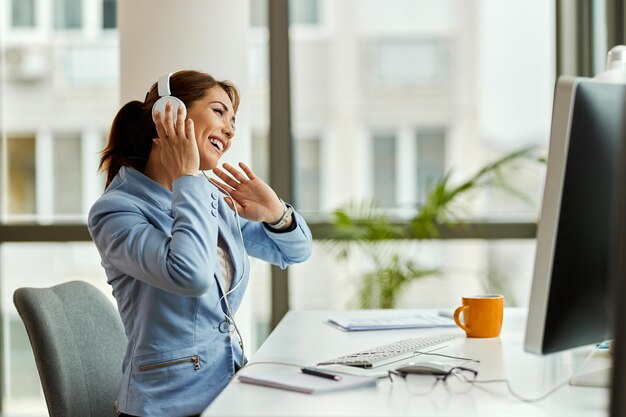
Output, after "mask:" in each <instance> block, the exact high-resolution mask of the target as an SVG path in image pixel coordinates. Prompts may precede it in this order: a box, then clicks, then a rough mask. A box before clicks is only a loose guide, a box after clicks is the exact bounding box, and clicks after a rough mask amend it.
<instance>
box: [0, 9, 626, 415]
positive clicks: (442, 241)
mask: <svg viewBox="0 0 626 417" xmlns="http://www.w3.org/2000/svg"><path fill="white" fill-rule="evenodd" d="M220 3H221V2H218V1H215V2H213V4H214V7H215V8H219V7H220ZM181 4H183V3H181ZM235 4H236V5H237V6H236V7H237V8H238V9H237V10H238V13H239V15H241V16H245V19H246V22H247V30H246V31H244V33H235V34H227V35H226V36H237V37H239V39H240V40H241V41H243V42H244V43H245V45H247V51H244V53H243V54H244V55H245V62H246V70H245V71H244V73H245V74H246V76H245V77H246V79H245V81H242V80H237V81H239V82H240V83H242V84H243V85H244V86H245V88H243V89H242V92H243V93H244V95H243V101H244V103H245V105H244V107H243V110H242V111H244V112H245V113H244V117H243V118H242V119H243V123H244V126H243V129H240V126H238V135H237V137H236V140H235V143H234V145H233V152H234V153H235V155H237V156H238V157H239V159H244V160H245V161H246V162H249V163H250V164H251V166H252V168H253V169H254V170H255V171H256V173H257V175H259V176H260V177H261V178H265V179H267V181H268V182H269V183H270V185H272V180H274V181H276V178H280V176H281V175H282V176H284V177H288V178H289V186H290V187H291V189H292V190H293V193H292V198H291V200H292V202H293V204H294V206H295V207H296V208H297V209H298V210H299V211H300V212H301V213H302V214H303V215H304V216H305V218H306V219H307V221H308V222H309V223H310V226H311V228H312V230H313V233H314V238H315V239H316V240H315V244H314V252H313V256H312V258H311V259H310V260H309V261H307V262H305V263H303V264H300V265H297V266H295V267H292V268H290V269H289V270H288V271H286V272H280V271H274V270H273V269H272V268H271V267H270V266H268V265H266V264H264V263H263V262H260V261H253V276H252V277H251V284H250V287H249V289H248V293H247V295H246V297H245V301H244V305H243V306H242V309H241V310H240V311H239V313H238V315H237V317H238V320H239V321H241V322H242V325H241V327H242V328H243V329H244V342H245V343H246V345H247V347H246V349H247V350H248V351H250V352H254V351H255V350H256V349H257V348H258V346H259V345H260V344H261V343H262V342H263V340H264V339H265V338H266V337H267V335H268V334H269V332H270V331H271V329H272V328H273V326H274V325H275V324H276V323H277V322H278V320H280V318H281V317H282V316H283V315H284V314H285V312H286V311H288V310H289V309H292V310H294V309H295V310H304V309H307V310H308V309H318V310H319V309H323V310H343V309H350V308H357V307H359V306H361V305H362V303H361V304H360V303H359V300H360V297H361V296H362V295H363V293H362V291H361V288H362V283H363V279H364V277H367V276H372V271H376V268H380V266H381V265H379V264H377V263H376V260H375V259H373V258H372V254H371V252H368V251H363V250H360V251H359V250H358V248H355V250H352V251H351V252H350V255H349V256H348V257H341V256H340V254H338V252H337V250H336V247H335V246H333V245H329V243H328V241H325V240H324V239H322V238H323V237H324V233H323V231H324V230H329V229H330V230H332V229H333V227H334V225H335V223H334V221H335V220H336V217H334V215H333V212H334V211H335V210H337V209H339V208H345V207H354V206H359V205H361V206H367V207H369V208H368V209H367V210H368V212H369V213H372V212H375V213H377V214H378V215H382V216H385V218H388V219H391V220H393V221H394V222H396V223H398V224H400V225H402V224H408V222H409V221H410V220H411V219H412V218H414V216H416V215H417V214H419V211H420V208H421V207H423V206H424V205H425V204H426V203H427V200H428V196H429V193H431V192H432V189H433V186H434V185H435V184H437V183H438V181H441V180H442V179H443V178H444V177H446V175H448V177H447V179H448V181H449V184H452V185H454V184H455V183H462V182H463V181H465V180H467V179H468V178H471V177H472V176H473V175H474V174H475V173H476V172H478V171H479V170H480V169H481V168H483V167H485V166H486V165H487V164H489V163H490V162H492V161H495V160H498V159H499V158H502V157H503V156H505V155H508V154H510V153H511V152H514V151H516V150H519V149H525V148H528V147H532V149H533V151H532V152H533V155H534V158H520V160H518V161H515V164H511V167H510V169H508V170H503V171H502V175H503V176H504V179H505V180H506V183H507V187H508V189H509V191H510V190H514V191H515V192H514V193H511V192H507V190H506V189H504V188H503V187H498V186H495V185H493V186H492V185H491V184H487V185H485V186H479V187H476V189H475V190H473V191H474V192H472V193H471V194H469V195H468V196H467V198H465V197H464V198H462V199H461V201H460V202H459V203H460V204H459V208H458V210H457V217H459V218H461V219H462V220H464V221H466V222H468V223H469V224H481V225H483V228H482V229H480V230H482V231H481V232H480V233H478V232H476V233H473V232H472V230H473V229H471V228H470V229H467V230H469V232H467V233H463V234H460V233H454V232H453V233H451V234H447V235H446V236H431V237H436V238H431V239H424V240H413V239H405V240H402V241H390V242H384V243H380V245H382V246H375V247H376V248H377V249H376V251H378V253H381V254H383V256H387V255H385V254H387V253H389V254H390V255H388V256H389V259H392V258H393V257H394V256H396V255H397V254H401V260H402V262H404V264H405V265H409V264H410V265H412V266H416V265H417V266H419V269H420V270H422V271H426V272H425V273H423V274H418V275H416V276H414V277H411V279H409V280H408V281H407V282H406V283H404V284H403V285H402V286H401V287H399V288H397V289H398V291H397V293H396V295H397V296H396V297H395V298H394V300H393V305H392V306H393V307H395V308H442V309H451V308H453V307H455V306H456V305H457V303H458V302H459V301H460V297H461V295H464V294H465V295H466V294H470V293H484V292H498V293H503V294H505V296H506V299H507V305H509V306H522V307H523V306H526V304H527V302H528V297H529V292H530V283H531V279H532V268H533V259H534V250H535V242H534V234H535V227H536V221H537V216H538V213H539V207H540V203H541V198H542V188H543V180H544V174H545V165H544V164H543V163H541V161H540V160H541V158H545V157H547V144H548V139H549V132H550V118H551V108H552V93H553V87H554V82H555V81H556V77H557V76H558V75H562V74H568V75H585V76H593V75H594V74H596V73H597V72H599V71H601V70H602V69H603V68H604V62H605V56H606V52H607V50H608V49H609V48H610V47H611V46H613V45H615V44H618V43H623V38H624V37H623V33H624V28H623V21H624V19H623V16H624V4H623V2H622V1H617V0H589V1H581V0H571V1H567V0H560V1H559V0H386V1H381V0H341V1H332V0H289V1H287V0H237V1H236V2H235ZM118 6H119V5H118V4H117V2H116V1H115V0H0V70H1V72H0V313H1V318H0V319H1V332H0V346H1V347H0V352H1V362H0V363H1V367H0V371H1V375H0V377H1V381H2V384H1V386H2V392H1V394H2V402H1V409H0V411H1V412H2V413H3V415H33V416H40V415H46V408H45V403H44V399H43V394H42V392H41V388H40V385H39V379H38V376H37V371H36V367H35V363H34V360H33V357H32V353H31V349H30V345H29V342H28V338H27V336H26V334H25V331H24V328H23V325H22V323H21V320H20V319H19V317H18V315H17V313H16V311H15V309H14V307H13V302H12V295H13V291H14V290H15V289H16V288H17V287H21V286H50V285H54V284H57V283H61V282H64V281H69V280H74V279H80V280H85V281H88V282H90V283H92V284H94V285H96V286H97V287H98V288H100V289H101V290H102V291H103V292H104V293H105V294H107V295H109V296H110V289H109V287H108V285H107V283H106V277H105V276H104V273H103V270H102V268H101V267H100V258H99V256H98V253H97V251H96V249H95V247H94V245H93V244H92V243H91V241H90V239H89V235H88V234H87V232H86V227H85V221H86V217H87V213H88V211H89V208H90V206H91V204H93V202H94V201H95V200H96V199H97V198H98V197H99V195H100V194H101V193H102V191H103V185H104V178H103V176H102V175H101V174H100V173H98V170H97V168H98V161H99V152H100V151H101V150H102V148H103V147H104V145H105V143H106V139H107V134H108V129H109V127H110V123H111V121H112V119H113V117H114V115H115V114H116V112H117V110H118V109H119V107H120V105H121V104H122V103H121V96H120V78H121V77H120V34H119V32H118V10H117V9H118ZM281 7H288V17H289V27H288V30H287V31H283V32H280V31H279V26H278V25H276V24H274V23H272V13H273V12H276V11H277V10H279V8H281ZM282 10H285V9H284V8H283V9H282ZM190 13H193V11H190ZM138 24H141V23H138ZM148 27H149V26H146V30H147V28H148ZM281 39H283V40H286V41H287V42H284V44H281V43H280V40H281ZM281 45H283V46H281ZM284 45H288V51H283V52H288V54H287V55H286V56H287V57H288V77H287V78H286V79H276V77H272V71H275V68H277V66H278V65H279V64H280V63H277V62H275V60H276V59H278V58H271V57H276V56H277V55H275V54H271V53H270V51H271V50H272V48H281V47H282V48H287V46H284ZM274 51H276V49H274ZM239 52H241V51H239ZM279 52H280V51H279ZM283 56H284V55H283ZM224 58H225V59H228V57H224ZM178 69H182V68H177V67H175V68H173V71H175V70H178ZM220 78H229V75H228V74H220ZM270 79H272V80H274V82H275V83H282V88H283V90H282V91H287V92H288V97H289V99H290V103H287V109H288V111H286V112H285V113H284V114H283V115H282V117H283V119H284V120H286V123H287V125H286V126H287V127H288V128H289V129H290V131H291V137H290V138H288V140H289V141H290V144H291V152H290V153H289V154H288V155H289V156H288V158H289V160H288V161H285V160H282V161H281V160H276V158H272V152H273V151H272V149H276V147H278V146H280V140H281V139H280V138H277V137H275V136H272V135H271V134H270V131H271V124H270V119H271V118H270V115H271V114H272V112H274V114H276V112H277V111H281V110H280V109H281V108H284V106H283V107H280V105H278V106H277V105H276V104H271V103H274V102H272V101H271V100H270V92H271V91H274V90H272V88H273V87H276V86H272V85H271V84H270ZM155 81H156V79H155V80H152V81H149V82H148V83H147V84H146V85H140V86H137V89H138V91H147V89H148V88H149V86H150V85H149V84H150V83H152V82H155ZM137 98H138V99H143V97H137ZM279 104H280V103H279ZM273 106H276V108H274V109H272V107H273ZM277 117H278V118H280V117H281V115H278V116H277ZM272 120H274V119H272ZM238 125H239V122H238ZM240 131H241V133H239V132H240ZM237 149H238V150H237ZM274 152H275V151H274ZM242 155H243V157H242ZM378 244H379V243H377V244H376V245H378ZM429 272H430V273H429ZM112 301H113V300H112ZM372 306H373V307H377V306H378V307H380V306H381V305H380V304H372Z"/></svg>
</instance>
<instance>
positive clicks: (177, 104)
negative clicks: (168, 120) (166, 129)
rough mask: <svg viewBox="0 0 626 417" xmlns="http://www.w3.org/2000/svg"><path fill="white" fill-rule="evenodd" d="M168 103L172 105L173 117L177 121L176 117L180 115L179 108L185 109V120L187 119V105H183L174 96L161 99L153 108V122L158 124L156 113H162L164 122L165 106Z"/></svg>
mask: <svg viewBox="0 0 626 417" xmlns="http://www.w3.org/2000/svg"><path fill="white" fill-rule="evenodd" d="M168 102H170V103H172V117H173V118H174V120H176V115H177V114H178V113H177V112H178V108H179V107H182V108H183V119H186V118H187V108H186V107H185V103H183V102H182V101H181V100H180V99H178V98H176V97H174V96H163V97H161V98H160V99H158V100H157V101H156V102H155V103H154V105H153V106H152V120H154V121H155V122H156V117H155V116H154V114H155V113H156V112H160V113H161V120H164V118H165V105H166V104H167V103H168Z"/></svg>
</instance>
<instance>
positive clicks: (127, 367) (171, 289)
mask: <svg viewBox="0 0 626 417" xmlns="http://www.w3.org/2000/svg"><path fill="white" fill-rule="evenodd" d="M170 85H171V91H172V94H173V95H174V96H176V97H178V99H180V100H182V102H183V103H184V104H185V106H186V109H187V119H186V120H185V117H184V111H183V110H182V107H180V108H179V110H178V111H177V112H176V114H173V111H172V106H171V104H168V105H166V107H165V114H160V113H157V114H155V115H154V121H153V117H152V115H151V113H152V112H151V109H152V106H153V104H154V103H155V101H156V100H157V99H158V98H159V93H158V92H157V85H156V84H155V85H153V86H152V88H151V89H150V91H149V92H148V94H147V96H146V99H145V102H143V103H141V102H139V101H132V102H129V103H127V104H126V105H125V106H124V107H122V109H121V110H120V111H119V113H118V114H117V116H116V117H115V119H114V121H113V125H112V127H111V133H110V137H109V143H108V145H107V147H106V149H105V150H104V151H103V153H102V158H101V161H100V168H101V170H103V171H104V172H105V173H106V175H107V182H106V190H105V192H104V194H103V195H102V197H101V198H100V199H99V200H98V201H97V202H96V203H95V204H94V206H93V207H92V209H91V211H90V213H89V222H88V223H89V231H90V233H91V236H92V237H93V240H94V242H95V244H96V246H97V248H98V251H99V252H100V256H101V258H102V266H103V267H104V269H105V272H106V275H107V278H108V282H109V284H111V286H112V288H113V295H114V297H115V298H116V300H117V303H118V308H119V312H120V316H121V318H122V321H123V323H124V326H125V329H126V335H127V336H128V347H127V350H126V354H125V357H124V361H123V378H122V383H121V386H120V390H119V395H118V401H117V407H118V410H119V412H121V413H123V414H122V415H132V416H142V417H143V416H190V415H198V414H200V413H201V412H202V410H203V409H204V408H205V407H206V406H207V405H208V404H209V403H210V402H211V401H212V400H213V399H214V398H215V396H216V395H217V394H218V393H219V392H220V391H221V390H222V389H223V388H224V386H226V384H227V383H228V381H229V380H230V378H231V377H232V376H233V373H234V372H235V370H236V368H238V367H241V366H243V365H244V364H245V363H244V354H243V343H241V340H240V339H241V338H240V336H239V335H238V330H237V329H236V325H235V324H234V319H233V312H234V311H236V310H237V307H238V306H239V304H240V303H241V299H242V296H243V292H244V290H245V288H246V285H247V283H248V277H249V273H250V265H249V261H248V255H251V256H254V257H257V258H260V259H263V260H265V261H268V262H271V263H273V264H276V265H279V266H280V267H283V268H285V267H286V266H288V265H290V264H293V263H296V262H302V261H304V260H305V259H307V258H308V257H309V255H310V253H311V233H310V231H309V229H308V227H307V225H306V223H305V221H304V219H303V218H302V217H301V216H300V215H299V214H298V213H296V212H293V209H292V208H291V207H290V206H288V205H286V204H285V203H283V202H282V200H280V199H279V198H278V196H277V195H276V193H275V192H274V191H273V190H272V189H271V188H270V187H269V186H268V185H267V184H265V183H264V182H263V181H261V180H260V179H259V178H257V177H256V176H255V175H254V173H253V172H252V170H251V169H250V168H248V167H247V166H246V165H244V164H243V163H240V164H239V165H240V168H241V169H237V168H235V167H233V166H231V165H228V164H224V165H223V168H218V166H217V165H218V162H219V160H220V158H221V157H222V155H223V154H224V153H225V152H226V151H228V149H229V148H230V146H231V143H232V139H233V137H234V134H235V126H234V122H235V113H236V111H237V107H238V104H239V96H238V92H237V90H236V88H235V87H234V86H233V85H232V84H231V83H230V82H222V81H216V80H215V79H214V78H213V77H211V76H210V75H207V74H204V73H200V72H196V71H180V72H178V73H175V74H174V75H172V77H171V79H170ZM203 170H213V172H214V173H215V175H216V176H217V177H218V178H219V179H220V180H221V181H218V180H215V179H211V180H210V182H209V181H207V179H206V178H205V177H204V176H202V175H200V173H201V171H203ZM221 193H223V194H224V195H225V197H224V199H222V198H221ZM226 193H228V194H229V195H228V196H226ZM224 202H225V203H226V204H224ZM239 217H240V218H241V219H239Z"/></svg>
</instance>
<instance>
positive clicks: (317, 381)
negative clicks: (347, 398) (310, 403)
mask: <svg viewBox="0 0 626 417" xmlns="http://www.w3.org/2000/svg"><path fill="white" fill-rule="evenodd" d="M239 381H241V382H245V383H247V384H255V385H263V386H265V387H272V388H281V389H286V390H289V391H297V392H302V393H305V394H319V393H323V392H332V391H340V390H346V389H354V388H363V387H373V386H375V385H376V382H377V379H376V378H371V377H366V376H355V375H347V374H341V380H339V381H336V380H333V379H328V378H321V377H319V376H314V375H307V374H304V373H302V371H301V370H300V369H296V368H293V369H285V370H281V371H274V372H268V373H266V374H262V375H253V376H249V375H239Z"/></svg>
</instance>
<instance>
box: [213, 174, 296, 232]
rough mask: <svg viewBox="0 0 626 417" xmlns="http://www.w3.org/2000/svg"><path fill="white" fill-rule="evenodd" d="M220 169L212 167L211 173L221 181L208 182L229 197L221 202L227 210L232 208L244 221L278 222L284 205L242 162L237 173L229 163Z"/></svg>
mask: <svg viewBox="0 0 626 417" xmlns="http://www.w3.org/2000/svg"><path fill="white" fill-rule="evenodd" d="M222 167H223V169H220V168H217V167H216V168H214V169H213V172H214V173H215V175H217V177H219V179H221V180H222V181H223V182H220V181H217V180H216V179H213V178H211V182H212V183H213V184H215V185H216V186H218V188H223V189H224V190H226V191H228V193H229V194H230V195H231V197H232V200H231V199H230V198H228V197H227V198H226V199H225V200H226V203H227V204H228V205H229V206H230V208H231V209H233V210H234V209H235V206H236V207H237V212H238V213H239V215H240V216H241V217H243V218H244V219H248V220H253V221H257V222H266V223H270V224H272V223H276V222H278V221H279V220H280V218H281V217H282V215H283V213H284V206H283V203H282V202H281V201H280V199H279V198H278V196H277V195H276V193H275V192H274V190H272V188H271V187H270V186H269V185H267V184H266V183H265V182H263V180H261V179H260V178H258V177H257V176H256V175H254V172H252V170H251V169H250V168H249V167H248V166H247V165H246V164H244V163H243V162H240V163H239V167H240V168H241V170H239V169H237V168H235V167H234V166H232V165H230V164H223V165H222ZM242 171H243V172H242ZM233 200H234V201H233Z"/></svg>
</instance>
